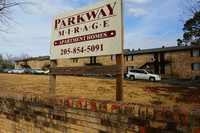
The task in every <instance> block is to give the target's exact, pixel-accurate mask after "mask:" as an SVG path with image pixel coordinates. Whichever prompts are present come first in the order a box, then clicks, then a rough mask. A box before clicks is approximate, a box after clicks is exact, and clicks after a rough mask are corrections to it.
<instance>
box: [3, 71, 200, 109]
mask: <svg viewBox="0 0 200 133" xmlns="http://www.w3.org/2000/svg"><path fill="white" fill-rule="evenodd" d="M115 84H116V82H115V80H114V79H96V78H91V77H74V76H57V79H56V94H60V95H66V96H70V97H80V98H90V99H101V100H115V93H116V89H115V88H116V85H115ZM0 89H6V90H14V91H25V92H36V93H43V92H48V90H49V76H47V75H23V74H0ZM124 101H126V102H134V103H141V104H153V105H158V104H163V105H165V106H184V107H187V108H189V109H199V108H200V87H194V86H181V85H169V84H164V83H152V82H148V81H147V82H144V81H124Z"/></svg>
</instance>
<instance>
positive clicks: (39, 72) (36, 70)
mask: <svg viewBox="0 0 200 133" xmlns="http://www.w3.org/2000/svg"><path fill="white" fill-rule="evenodd" d="M34 70H35V72H36V74H43V73H44V71H43V70H41V69H34Z"/></svg>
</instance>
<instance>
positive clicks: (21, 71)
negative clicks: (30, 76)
mask: <svg viewBox="0 0 200 133" xmlns="http://www.w3.org/2000/svg"><path fill="white" fill-rule="evenodd" d="M13 72H14V73H24V69H21V68H16V69H13Z"/></svg>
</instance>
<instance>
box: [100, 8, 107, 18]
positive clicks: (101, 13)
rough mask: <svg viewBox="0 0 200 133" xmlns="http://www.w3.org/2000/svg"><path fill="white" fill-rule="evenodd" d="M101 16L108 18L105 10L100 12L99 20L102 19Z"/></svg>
mask: <svg viewBox="0 0 200 133" xmlns="http://www.w3.org/2000/svg"><path fill="white" fill-rule="evenodd" d="M101 15H103V17H106V16H107V15H106V13H105V12H104V10H103V9H101V10H100V12H99V15H98V18H100V16H101Z"/></svg>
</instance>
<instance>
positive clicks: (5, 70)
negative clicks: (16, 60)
mask: <svg viewBox="0 0 200 133" xmlns="http://www.w3.org/2000/svg"><path fill="white" fill-rule="evenodd" d="M8 71H12V69H11V68H6V69H4V70H3V72H4V73H8Z"/></svg>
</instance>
